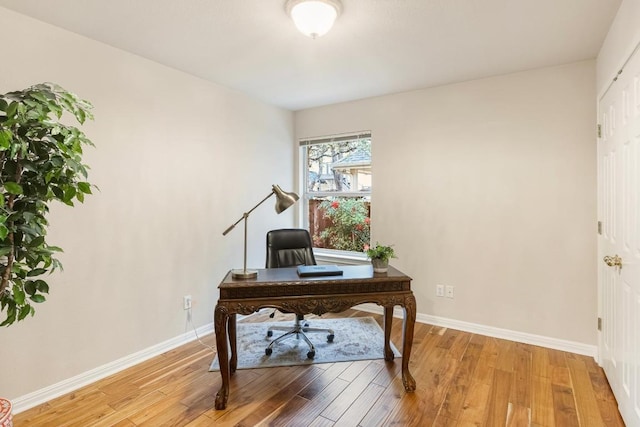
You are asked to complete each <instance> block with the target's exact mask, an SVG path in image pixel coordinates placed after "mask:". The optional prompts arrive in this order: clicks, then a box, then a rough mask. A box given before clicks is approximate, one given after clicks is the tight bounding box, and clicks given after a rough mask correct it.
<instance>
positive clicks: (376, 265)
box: [371, 258, 389, 273]
mask: <svg viewBox="0 0 640 427" xmlns="http://www.w3.org/2000/svg"><path fill="white" fill-rule="evenodd" d="M371 264H372V265H373V272H374V273H386V272H387V270H388V269H389V260H388V259H387V260H384V259H379V258H372V259H371Z"/></svg>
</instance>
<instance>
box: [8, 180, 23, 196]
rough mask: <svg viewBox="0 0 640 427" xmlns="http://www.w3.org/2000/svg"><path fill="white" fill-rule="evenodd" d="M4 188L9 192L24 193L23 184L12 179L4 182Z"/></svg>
mask: <svg viewBox="0 0 640 427" xmlns="http://www.w3.org/2000/svg"><path fill="white" fill-rule="evenodd" d="M4 188H5V189H6V190H7V193H9V194H16V195H17V194H22V192H23V190H22V186H21V185H20V184H17V183H15V182H12V181H7V182H5V183H4Z"/></svg>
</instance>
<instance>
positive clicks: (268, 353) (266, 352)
mask: <svg viewBox="0 0 640 427" xmlns="http://www.w3.org/2000/svg"><path fill="white" fill-rule="evenodd" d="M271 353H273V349H272V348H268V347H267V348H265V349H264V354H266V355H267V356H271ZM307 356H308V355H307Z"/></svg>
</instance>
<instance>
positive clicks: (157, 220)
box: [0, 8, 294, 399]
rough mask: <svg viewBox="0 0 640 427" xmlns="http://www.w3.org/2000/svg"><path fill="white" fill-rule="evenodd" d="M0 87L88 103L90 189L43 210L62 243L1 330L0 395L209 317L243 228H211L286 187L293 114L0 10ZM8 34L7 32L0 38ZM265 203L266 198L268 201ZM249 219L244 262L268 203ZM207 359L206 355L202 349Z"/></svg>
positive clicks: (270, 214)
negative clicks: (54, 88)
mask: <svg viewBox="0 0 640 427" xmlns="http://www.w3.org/2000/svg"><path fill="white" fill-rule="evenodd" d="M0 28H2V32H3V34H5V35H7V37H8V39H7V40H10V41H8V42H7V43H4V45H3V48H2V53H1V54H0V55H1V56H2V60H1V61H2V67H0V91H1V92H2V93H4V92H7V91H10V90H17V89H22V88H25V87H27V86H30V85H32V84H36V83H40V82H42V81H53V82H56V83H58V84H60V85H62V86H63V87H65V88H67V89H68V90H70V91H72V92H75V93H77V94H78V95H80V96H81V97H83V98H86V99H88V100H90V101H92V102H93V104H94V105H95V110H94V112H95V116H96V119H95V121H94V122H92V123H90V124H88V125H87V126H85V127H84V128H83V130H84V131H85V132H86V134H87V135H88V136H89V137H90V138H91V139H92V140H93V142H94V143H95V144H96V148H95V149H88V150H87V153H86V162H87V163H88V164H89V165H90V166H91V168H92V169H91V171H90V180H91V181H92V182H93V183H95V184H96V185H98V186H99V187H100V192H97V193H96V194H95V195H93V196H90V197H88V198H87V200H86V202H85V204H84V205H79V206H78V207H76V208H73V209H71V208H69V207H66V206H55V208H54V209H53V210H52V212H51V217H50V222H51V226H52V227H51V231H50V235H49V240H50V243H51V244H56V245H58V246H61V247H62V248H64V250H65V253H64V254H63V255H62V256H61V257H60V258H61V261H62V262H63V264H64V267H65V270H64V272H63V273H56V274H54V275H53V276H52V277H51V278H50V284H51V285H52V287H51V294H50V297H49V300H48V302H47V303H45V304H43V305H40V306H37V313H36V316H35V317H34V318H31V319H28V320H27V321H25V322H22V323H20V324H16V325H14V326H11V327H10V328H5V329H2V330H0V367H1V368H0V396H4V397H8V398H11V399H15V398H17V397H19V396H23V395H25V394H27V393H30V392H33V391H36V390H39V389H41V388H43V387H45V386H48V385H51V384H55V383H57V382H59V381H62V380H65V379H67V378H70V377H72V376H75V375H78V374H81V373H83V372H86V371H88V370H90V369H93V368H96V367H98V366H101V365H103V364H106V363H108V362H111V361H114V360H116V359H119V358H122V357H124V356H127V355H130V354H132V353H134V352H137V351H140V350H142V349H145V348H148V347H150V346H153V345H155V344H158V343H160V342H163V341H166V340H168V339H170V338H173V337H176V336H179V335H180V334H183V333H184V332H187V331H188V330H187V328H186V314H185V312H184V311H183V310H182V296H183V295H186V294H191V295H192V296H193V300H194V319H195V324H196V326H201V325H204V324H207V323H210V322H211V321H212V317H213V306H214V304H215V302H216V301H217V298H218V293H217V285H218V283H219V282H220V280H221V279H222V277H223V276H224V274H225V273H226V271H227V270H228V269H229V268H230V267H232V266H235V267H240V266H241V265H242V228H239V229H236V230H234V231H233V232H232V233H231V234H229V235H228V236H227V237H226V238H223V236H222V231H223V230H224V229H226V228H227V226H229V225H230V224H231V223H233V222H234V221H235V220H236V219H237V218H239V217H240V216H241V215H242V212H244V211H245V210H246V209H248V208H249V207H251V206H252V205H253V204H254V203H257V202H258V201H259V200H260V199H261V198H262V197H264V196H266V195H267V194H268V193H269V191H270V190H271V183H279V184H280V185H281V186H282V187H283V188H284V189H285V190H287V189H291V188H292V187H293V183H294V180H293V172H292V171H293V168H294V166H293V163H294V153H293V152H292V150H291V146H292V144H293V141H294V138H293V114H292V113H291V112H289V111H286V110H282V109H279V108H275V107H272V106H268V105H265V104H263V103H260V102H257V101H255V100H252V99H250V98H248V97H247V96H245V95H243V94H241V93H238V92H234V91H232V90H229V89H227V88H224V87H221V86H217V85H214V84H211V83H208V82H205V81H203V80H200V79H197V78H195V77H192V76H189V75H186V74H184V73H181V72H178V71H175V70H172V69H169V68H166V67H163V66H160V65H158V64H155V63H153V62H150V61H147V60H145V59H142V58H140V57H136V56H134V55H131V54H128V53H125V52H122V51H119V50H116V49H113V48H111V47H109V46H106V45H103V44H100V43H96V42H94V41H91V40H88V39H86V38H83V37H80V36H77V35H75V34H72V33H69V32H66V31H64V30H61V29H58V28H55V27H52V26H49V25H46V24H43V23H41V22H38V21H35V20H32V19H30V18H26V17H24V16H22V15H18V14H16V13H14V12H11V11H9V10H6V9H4V8H0ZM9 35H10V36H9ZM274 202H275V201H274ZM274 202H268V203H266V204H265V205H263V206H261V207H260V208H259V209H260V210H259V211H256V212H255V213H254V214H253V215H252V217H251V218H250V223H249V227H250V243H249V247H250V248H251V250H250V264H251V265H252V266H261V265H263V263H264V235H265V232H266V230H267V229H269V228H275V227H283V226H291V225H292V224H293V213H292V212H285V213H283V214H282V215H280V216H278V215H276V214H275V212H274V210H273V203H274ZM212 358H213V356H212Z"/></svg>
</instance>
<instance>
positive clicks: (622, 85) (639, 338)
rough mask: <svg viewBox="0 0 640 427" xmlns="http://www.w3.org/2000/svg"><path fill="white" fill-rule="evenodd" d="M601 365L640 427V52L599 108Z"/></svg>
mask: <svg viewBox="0 0 640 427" xmlns="http://www.w3.org/2000/svg"><path fill="white" fill-rule="evenodd" d="M598 119H599V123H600V126H601V136H600V139H599V141H598V218H599V220H600V221H601V222H602V224H601V235H600V238H599V242H598V255H599V267H598V274H599V278H598V288H599V292H600V295H599V306H600V315H601V317H602V331H601V334H600V339H599V351H600V361H601V363H602V366H603V368H604V370H605V373H606V375H607V378H608V380H609V383H610V385H611V388H612V390H613V393H614V394H615V396H616V399H617V400H618V406H619V409H620V413H621V414H622V417H623V418H624V420H625V423H626V424H627V425H629V426H640V53H635V54H634V55H633V56H632V57H631V59H630V60H629V62H628V63H627V65H626V66H625V67H624V69H623V72H622V74H620V75H619V76H618V79H617V81H616V82H614V83H613V84H612V85H611V87H610V88H609V90H608V91H607V93H606V94H605V96H604V97H603V98H602V99H601V100H600V102H599V104H598Z"/></svg>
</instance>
